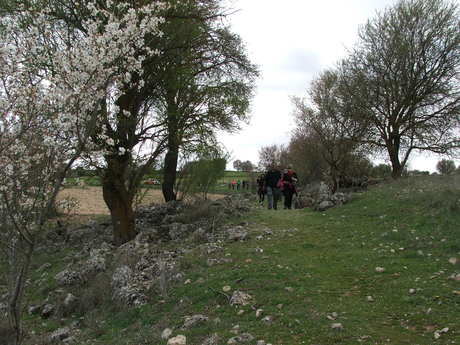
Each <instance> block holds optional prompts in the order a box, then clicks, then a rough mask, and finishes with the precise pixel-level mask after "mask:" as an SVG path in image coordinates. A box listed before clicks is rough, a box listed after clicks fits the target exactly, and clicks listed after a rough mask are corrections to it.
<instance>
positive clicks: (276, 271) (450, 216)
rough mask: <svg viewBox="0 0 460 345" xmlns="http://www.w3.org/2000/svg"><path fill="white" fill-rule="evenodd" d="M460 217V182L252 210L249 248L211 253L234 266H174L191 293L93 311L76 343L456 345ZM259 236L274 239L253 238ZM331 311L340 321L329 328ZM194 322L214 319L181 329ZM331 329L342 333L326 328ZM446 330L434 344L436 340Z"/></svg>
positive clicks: (178, 290) (41, 326)
mask: <svg viewBox="0 0 460 345" xmlns="http://www.w3.org/2000/svg"><path fill="white" fill-rule="evenodd" d="M459 210H460V177H459V176H455V177H450V178H444V177H417V178H411V179H407V180H401V181H398V182H393V183H390V184H386V185H380V186H377V187H374V188H373V189H372V190H370V191H368V192H366V193H362V194H357V195H355V197H354V199H353V201H352V202H351V203H349V204H347V205H344V206H343V207H340V208H335V209H330V210H328V211H327V212H323V213H317V212H313V211H311V210H308V209H305V210H278V211H273V210H270V211H269V210H266V209H262V208H256V209H254V210H253V211H252V212H251V213H249V214H247V215H245V216H244V217H243V218H242V219H235V220H234V222H235V224H237V223H240V222H241V221H245V222H247V223H248V224H249V225H248V226H249V228H250V229H251V231H252V236H251V239H249V240H248V241H246V242H239V243H232V244H228V245H226V246H225V248H224V251H223V252H221V253H220V254H218V255H219V256H225V257H227V258H232V260H233V261H232V262H230V263H224V264H220V265H216V266H211V267H208V266H207V264H206V260H207V259H208V258H209V257H215V256H216V255H217V254H211V255H209V256H208V255H204V254H203V252H202V251H200V250H198V249H197V250H194V251H191V252H189V253H188V254H187V255H186V257H185V258H184V259H183V260H182V263H181V265H182V270H183V272H184V273H185V275H186V276H185V278H184V279H190V280H191V283H190V284H179V285H176V286H172V287H171V288H170V289H169V294H168V297H167V298H165V299H164V298H163V297H161V296H160V295H159V294H157V293H155V292H152V295H151V296H150V299H151V303H150V304H149V305H147V306H143V307H141V308H135V309H131V310H124V311H123V310H118V309H114V308H113V307H109V306H107V307H106V308H99V309H97V310H94V311H92V312H91V313H89V314H88V315H86V316H85V317H86V318H87V320H88V321H86V322H85V324H86V325H87V327H86V328H82V331H83V333H82V337H83V338H85V337H86V338H87V339H90V343H91V344H114V345H118V344H120V345H121V344H166V341H164V340H161V339H160V338H159V335H160V334H161V331H162V330H163V329H164V328H166V327H170V328H175V331H174V335H177V334H184V335H186V336H187V344H197V345H199V344H201V343H202V341H203V339H204V338H205V337H206V336H208V335H210V334H212V333H218V334H219V336H220V337H221V344H226V342H227V340H228V339H229V338H230V337H232V336H234V334H232V333H231V332H230V330H231V329H232V327H233V326H234V325H239V326H240V329H241V332H249V333H251V334H252V335H253V336H255V337H256V339H264V340H265V341H266V342H267V343H272V344H277V345H281V344H283V345H290V344H292V345H294V344H311V345H313V344H322V345H328V344H410V345H414V344H420V345H422V344H426V345H432V344H459V343H460V318H459V315H460V296H459V295H458V294H455V293H453V291H458V290H460V282H458V281H454V280H450V279H448V277H449V276H450V275H451V274H453V273H460V267H459V265H458V264H457V266H453V265H452V264H451V263H449V262H448V260H449V258H451V257H457V258H460V236H459V235H460V228H459V225H460V212H459ZM266 228H269V229H271V231H272V232H273V235H269V236H268V237H267V235H264V239H263V240H257V239H256V236H257V235H258V234H264V230H265V229H266ZM268 238H270V239H268ZM255 248H262V249H263V253H257V252H256V251H255ZM54 255H55V254H54ZM39 260H40V261H42V260H43V261H45V260H46V259H45V258H43V257H40V259H39ZM376 267H384V268H385V271H384V272H382V273H379V272H376V270H375V268H376ZM225 285H229V286H230V287H231V288H232V291H233V290H236V289H239V290H243V291H246V292H247V293H249V294H251V295H252V296H253V297H254V301H253V303H252V305H251V306H245V307H238V308H235V307H233V306H230V305H229V303H228V301H227V298H226V296H225V293H223V292H222V287H223V286H225ZM286 288H289V289H286ZM291 288H292V289H291ZM410 289H415V291H416V292H415V293H409V290H410ZM230 293H231V292H229V293H227V294H230ZM367 296H372V298H373V302H370V301H368V300H367ZM36 298H38V296H36ZM280 305H282V306H280ZM259 308H260V309H263V310H264V312H263V316H267V315H271V316H273V319H274V321H273V323H272V324H270V325H267V324H265V323H264V322H263V321H261V318H259V319H258V318H256V316H255V309H259ZM239 310H244V312H243V314H241V315H238V311H239ZM332 313H337V315H338V316H337V318H336V319H335V320H331V319H329V318H328V316H329V317H331V315H332ZM193 314H205V315H207V316H208V317H209V318H210V320H211V321H209V322H208V323H205V324H202V325H199V326H197V327H195V328H192V329H190V330H179V328H180V326H181V325H182V324H183V320H184V319H183V317H184V316H186V315H193ZM263 316H262V317H263ZM216 318H218V319H219V320H220V322H215V319H216ZM70 321H71V320H70V319H69V320H68V321H62V322H63V323H65V322H70ZM26 323H28V324H29V325H30V327H32V328H33V329H36V331H37V332H40V331H44V330H46V329H47V328H49V327H50V323H49V322H45V323H42V321H41V320H36V319H33V318H28V319H27V320H26ZM333 323H341V324H342V325H343V329H342V330H336V329H332V328H331V325H332V324H333ZM445 327H448V328H449V331H448V332H447V333H444V334H442V335H441V337H440V338H439V339H437V340H435V338H434V331H435V330H439V329H442V328H445ZM121 335H122V336H121ZM253 344H255V341H254V342H253Z"/></svg>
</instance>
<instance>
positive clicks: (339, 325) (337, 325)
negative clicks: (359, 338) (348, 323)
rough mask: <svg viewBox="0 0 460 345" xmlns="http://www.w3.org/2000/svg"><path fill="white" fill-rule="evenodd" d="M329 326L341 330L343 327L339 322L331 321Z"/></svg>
mask: <svg viewBox="0 0 460 345" xmlns="http://www.w3.org/2000/svg"><path fill="white" fill-rule="evenodd" d="M331 328H332V329H336V330H339V331H341V330H342V329H343V325H342V324H341V323H340V322H337V323H333V324H332V325H331Z"/></svg>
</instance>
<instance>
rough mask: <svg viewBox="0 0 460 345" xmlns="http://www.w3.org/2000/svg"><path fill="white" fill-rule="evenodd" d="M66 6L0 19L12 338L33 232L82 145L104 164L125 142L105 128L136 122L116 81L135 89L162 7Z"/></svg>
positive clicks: (0, 176)
mask: <svg viewBox="0 0 460 345" xmlns="http://www.w3.org/2000/svg"><path fill="white" fill-rule="evenodd" d="M66 4H67V5H69V4H73V2H70V1H69V2H68V3H66V2H65V1H63V2H59V4H58V5H59V6H61V5H62V7H57V6H58V5H57V4H56V3H53V2H48V1H43V2H42V1H36V2H34V3H32V4H31V3H26V4H21V3H19V4H16V5H15V7H14V8H13V9H12V10H11V11H9V12H8V13H7V14H3V16H2V18H1V22H0V60H1V61H0V82H1V84H0V105H1V106H0V109H1V112H0V165H1V169H0V200H1V202H0V244H1V250H2V251H3V253H2V254H5V255H2V256H1V257H2V261H3V262H2V264H3V265H4V266H5V267H6V268H7V272H6V274H5V279H6V281H7V284H8V292H9V303H8V316H9V320H10V323H11V326H12V329H13V330H14V342H15V343H16V344H19V343H20V342H21V327H20V311H21V309H22V308H21V297H22V296H23V292H24V287H25V285H24V284H25V279H26V277H27V272H28V268H29V265H30V261H31V257H32V254H33V250H34V247H35V244H36V241H37V236H38V234H39V233H40V231H41V229H42V228H43V226H44V224H45V221H46V218H47V215H48V212H49V209H50V208H51V206H52V205H53V203H54V200H55V197H56V195H57V193H58V191H59V188H60V185H61V183H62V180H63V178H64V176H65V174H66V172H67V170H68V169H69V168H70V166H71V165H72V163H73V162H74V161H75V160H76V159H77V158H78V157H80V155H81V153H82V152H83V151H88V150H91V152H93V153H94V154H98V155H100V156H103V157H105V158H108V159H107V166H110V165H111V164H112V163H111V161H110V159H112V157H113V159H114V161H117V160H119V159H121V158H119V157H125V154H126V153H127V152H129V150H130V149H132V148H133V147H132V146H129V145H128V147H126V146H123V145H120V144H119V143H118V142H116V141H115V140H114V139H113V138H112V137H111V129H112V126H114V125H118V126H123V124H124V122H123V121H125V122H128V123H129V122H130V121H134V120H137V119H133V118H132V117H130V110H133V109H129V107H128V106H127V105H126V104H127V102H128V100H129V99H130V97H131V95H130V94H126V90H128V89H129V90H131V91H133V90H134V89H133V87H131V88H127V87H126V85H131V86H132V85H134V86H135V88H138V89H142V83H143V81H142V80H143V68H142V67H143V63H144V61H145V60H146V59H148V58H149V57H150V56H153V55H155V54H157V53H158V52H157V51H156V50H155V49H151V47H150V46H151V45H149V44H147V41H148V40H151V39H152V37H155V36H157V35H161V33H160V31H159V29H158V25H159V23H161V22H162V20H163V19H162V17H161V15H159V13H161V12H162V11H163V10H164V8H165V5H164V4H163V3H162V2H147V3H146V2H122V1H117V2H113V1H110V0H107V1H87V2H84V3H79V4H78V7H77V6H76V5H75V7H74V8H72V10H71V9H70V8H71V7H67V6H65V5H66ZM74 16H76V17H74ZM133 80H134V81H133ZM128 103H129V102H128ZM137 110H138V109H137ZM120 118H121V119H123V121H118V119H120ZM150 129H151V128H147V129H146V130H144V131H143V132H142V133H133V135H140V136H146V135H149V134H150V132H149V131H148V130H150ZM150 138H152V137H150ZM154 145H155V144H154ZM160 146H161V145H160ZM108 180H110V178H108ZM111 210H112V209H111ZM115 238H116V240H117V241H118V242H121V241H122V239H126V237H123V236H117V235H115Z"/></svg>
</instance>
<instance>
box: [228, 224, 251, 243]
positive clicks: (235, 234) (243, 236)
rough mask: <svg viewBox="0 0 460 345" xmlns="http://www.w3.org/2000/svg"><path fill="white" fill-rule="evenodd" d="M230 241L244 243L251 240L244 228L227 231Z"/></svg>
mask: <svg viewBox="0 0 460 345" xmlns="http://www.w3.org/2000/svg"><path fill="white" fill-rule="evenodd" d="M227 233H228V239H229V241H244V240H247V239H248V238H249V234H248V232H247V231H246V230H244V228H243V227H242V226H237V227H235V228H230V229H228V230H227Z"/></svg>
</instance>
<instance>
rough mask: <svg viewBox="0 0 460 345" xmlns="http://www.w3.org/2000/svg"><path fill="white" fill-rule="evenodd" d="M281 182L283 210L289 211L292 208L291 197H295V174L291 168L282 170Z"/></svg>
mask: <svg viewBox="0 0 460 345" xmlns="http://www.w3.org/2000/svg"><path fill="white" fill-rule="evenodd" d="M281 181H282V190H283V195H284V209H285V210H290V209H291V208H292V197H293V196H294V194H295V195H297V190H296V187H295V185H296V182H297V174H296V173H295V171H294V170H292V167H290V166H288V168H287V169H285V170H284V172H283V176H282V179H281Z"/></svg>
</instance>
